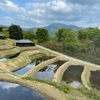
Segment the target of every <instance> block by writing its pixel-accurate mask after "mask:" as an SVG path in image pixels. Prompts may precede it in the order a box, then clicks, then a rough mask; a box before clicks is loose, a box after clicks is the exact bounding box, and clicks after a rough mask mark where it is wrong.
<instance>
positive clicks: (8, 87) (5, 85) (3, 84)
mask: <svg viewBox="0 0 100 100" xmlns="http://www.w3.org/2000/svg"><path fill="white" fill-rule="evenodd" d="M0 86H1V87H2V88H3V89H7V90H9V89H10V88H16V87H18V86H20V85H19V84H14V83H8V82H0Z"/></svg>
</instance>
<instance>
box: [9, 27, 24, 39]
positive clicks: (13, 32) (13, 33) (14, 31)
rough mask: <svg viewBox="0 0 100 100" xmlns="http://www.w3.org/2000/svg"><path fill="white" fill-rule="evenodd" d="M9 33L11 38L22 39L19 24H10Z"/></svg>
mask: <svg viewBox="0 0 100 100" xmlns="http://www.w3.org/2000/svg"><path fill="white" fill-rule="evenodd" d="M9 35H10V38H12V39H16V40H19V39H22V38H23V33H22V28H21V27H20V26H19V25H11V26H10V27H9Z"/></svg>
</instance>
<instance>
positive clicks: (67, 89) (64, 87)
mask: <svg viewBox="0 0 100 100" xmlns="http://www.w3.org/2000/svg"><path fill="white" fill-rule="evenodd" d="M23 78H24V79H27V80H31V81H37V82H41V83H45V84H49V85H52V86H54V87H56V88H57V89H59V90H61V91H63V92H64V93H68V92H70V91H71V90H72V88H71V87H70V86H69V85H67V84H62V83H57V82H52V81H49V80H42V79H33V78H31V77H23Z"/></svg>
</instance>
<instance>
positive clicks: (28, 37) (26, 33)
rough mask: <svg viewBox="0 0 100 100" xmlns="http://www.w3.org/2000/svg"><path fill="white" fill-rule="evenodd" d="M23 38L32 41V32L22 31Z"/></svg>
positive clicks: (33, 35)
mask: <svg viewBox="0 0 100 100" xmlns="http://www.w3.org/2000/svg"><path fill="white" fill-rule="evenodd" d="M23 38H24V39H29V40H32V41H33V40H34V38H35V34H34V30H27V31H23Z"/></svg>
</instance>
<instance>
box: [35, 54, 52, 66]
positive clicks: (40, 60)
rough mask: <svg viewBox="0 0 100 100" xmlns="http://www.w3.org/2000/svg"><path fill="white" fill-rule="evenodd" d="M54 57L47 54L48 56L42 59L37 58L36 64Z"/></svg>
mask: <svg viewBox="0 0 100 100" xmlns="http://www.w3.org/2000/svg"><path fill="white" fill-rule="evenodd" d="M52 58H53V57H50V56H47V57H44V58H41V59H37V60H35V62H36V65H38V64H40V63H41V62H44V61H46V60H48V59H52Z"/></svg>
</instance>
